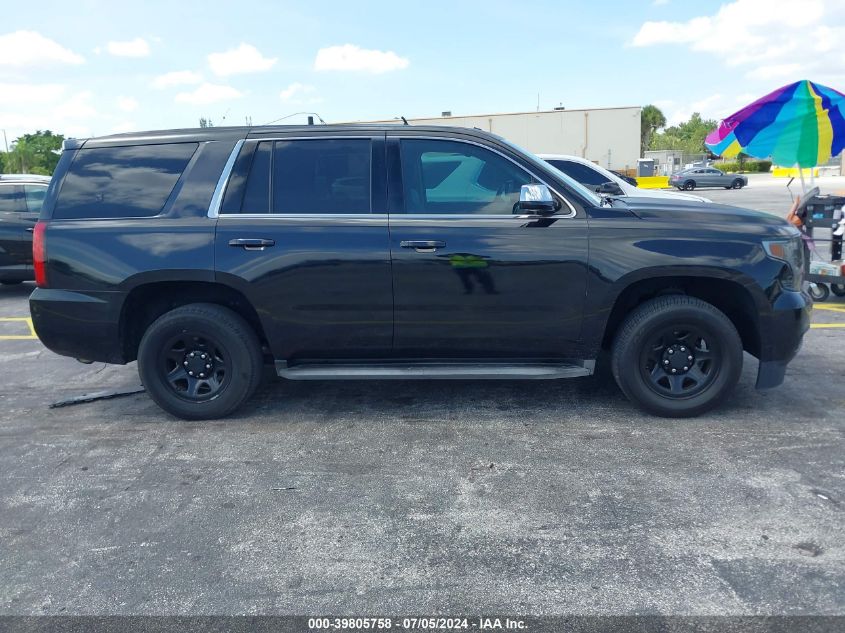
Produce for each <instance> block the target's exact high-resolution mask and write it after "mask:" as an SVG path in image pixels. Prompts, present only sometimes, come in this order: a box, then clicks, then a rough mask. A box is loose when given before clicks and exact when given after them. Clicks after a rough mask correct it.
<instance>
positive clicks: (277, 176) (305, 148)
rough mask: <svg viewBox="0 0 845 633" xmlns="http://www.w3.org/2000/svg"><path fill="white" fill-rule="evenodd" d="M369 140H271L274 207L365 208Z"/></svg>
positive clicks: (365, 210) (367, 205) (311, 209)
mask: <svg viewBox="0 0 845 633" xmlns="http://www.w3.org/2000/svg"><path fill="white" fill-rule="evenodd" d="M370 157H371V152H370V141H369V140H366V139H348V140H340V139H338V140H334V139H325V140H320V139H317V140H302V141H276V147H275V150H274V154H273V183H272V188H273V189H272V190H273V212H274V213H369V212H370Z"/></svg>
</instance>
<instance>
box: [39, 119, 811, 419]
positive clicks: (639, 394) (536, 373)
mask: <svg viewBox="0 0 845 633" xmlns="http://www.w3.org/2000/svg"><path fill="white" fill-rule="evenodd" d="M33 248H34V256H35V271H36V276H37V281H38V285H39V287H38V288H37V289H36V290H35V292H34V293H33V294H32V297H31V299H30V306H31V311H32V317H33V321H34V324H35V328H36V330H37V332H38V336H39V337H40V338H41V340H42V341H43V342H44V344H45V345H46V346H47V347H49V348H50V349H52V350H54V351H55V352H57V353H59V354H64V355H68V356H74V357H77V358H81V359H87V360H96V361H105V362H109V363H127V362H130V361H132V360H135V359H137V360H138V370H139V373H140V375H141V379H142V381H143V383H144V385H145V386H146V388H147V391H148V392H149V395H150V396H151V397H152V398H153V399H154V400H155V401H156V402H157V403H158V404H159V405H160V406H161V407H163V408H164V409H166V410H167V411H169V412H171V413H173V414H175V415H177V416H181V417H184V418H194V419H200V418H213V417H219V416H224V415H226V414H228V413H230V412H232V411H233V410H235V409H236V408H237V407H238V406H240V405H241V404H242V403H244V401H246V400H247V399H248V398H249V397H250V395H251V394H252V393H253V391H254V390H255V389H256V386H257V385H258V383H259V378H260V376H261V374H262V366H263V365H264V364H265V363H273V364H274V365H275V369H276V372H277V373H278V375H279V376H282V377H285V378H290V379H301V380H307V379H318V380H325V379H334V378H356V379H360V378H378V379H387V378H429V379H456V378H498V379H507V380H513V379H519V378H535V379H538V378H567V377H576V376H587V375H589V374H591V373H592V372H593V368H594V365H595V361H596V358H597V356H598V355H599V353H600V351H601V350H602V349H607V350H609V351H610V352H611V365H612V371H613V375H614V376H615V378H616V381H617V382H618V384H619V386H620V387H621V389H622V391H623V392H624V393H625V394H626V395H627V396H628V398H630V399H631V400H632V401H634V402H635V403H637V404H638V405H640V406H641V407H643V408H644V409H646V410H648V411H651V412H653V413H656V414H658V415H664V416H679V417H681V416H692V415H696V414H699V413H701V412H703V411H706V410H708V409H710V408H711V407H713V406H715V405H716V404H718V403H719V402H722V401H724V399H725V396H726V394H727V393H728V392H729V391H730V390H731V388H732V387H733V386H734V384H735V383H736V382H737V380H738V378H739V376H740V369H741V366H742V359H743V349H745V350H747V351H749V352H750V353H751V354H753V355H755V356H757V357H758V358H759V359H760V366H759V371H758V377H757V386H758V387H761V388H766V387H774V386H776V385H778V384H780V383H781V381H782V380H783V376H784V371H785V368H786V364H787V363H788V362H789V361H790V359H791V358H792V357H793V356H794V355H795V353H796V352H797V350H798V348H799V345H800V343H801V339H802V336H803V334H804V332H805V330H806V329H807V328H808V324H809V316H810V309H811V307H810V301H809V298H808V297H807V296H806V295H805V294H803V293H802V292H801V290H800V288H801V280H802V276H801V275H802V273H801V271H802V250H801V239H800V236H799V234H798V231H797V230H796V229H795V228H793V227H792V226H790V225H789V224H787V223H786V222H785V221H784V220H781V219H779V218H776V217H774V216H771V215H769V214H765V213H757V212H754V211H747V210H742V209H737V208H733V207H727V206H722V205H715V204H700V203H695V202H685V201H677V200H665V201H658V200H656V199H645V198H643V199H632V198H626V199H625V200H624V201H623V200H620V199H613V198H609V197H600V196H597V195H596V194H595V193H594V192H591V191H589V190H588V189H586V188H585V187H583V186H582V185H580V184H578V183H577V182H575V181H574V180H572V179H570V178H569V177H568V176H566V175H565V174H563V173H561V172H559V171H558V170H556V169H554V168H552V167H550V166H549V165H548V164H547V163H545V162H544V161H542V160H540V159H539V158H537V157H535V156H533V155H532V154H530V153H527V152H525V151H523V150H521V149H519V148H517V147H515V146H513V145H511V144H510V143H508V142H507V141H505V140H504V139H501V138H499V137H496V136H493V135H491V134H488V133H485V132H482V131H479V130H468V129H459V128H451V127H427V126H426V127H423V126H419V127H417V126H390V125H386V126H363V125H362V126H319V127H313V126H311V127H307V126H306V127H284V126H282V127H258V128H255V127H253V128H206V129H202V130H175V131H164V132H151V133H145V134H137V135H118V136H110V137H105V138H98V139H91V140H87V141H67V142H66V144H65V150H64V152H63V154H62V156H61V160H60V161H59V165H58V168H57V170H56V175H55V177H54V179H53V182H52V184H51V186H50V190H49V193H48V195H47V199H46V201H45V205H44V210H43V212H42V216H41V221H40V222H39V223H38V226H37V227H36V231H35V242H34V246H33Z"/></svg>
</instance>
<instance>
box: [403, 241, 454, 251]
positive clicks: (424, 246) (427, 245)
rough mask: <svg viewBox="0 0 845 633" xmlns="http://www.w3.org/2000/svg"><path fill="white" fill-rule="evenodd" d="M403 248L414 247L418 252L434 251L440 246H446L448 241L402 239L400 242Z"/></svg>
mask: <svg viewBox="0 0 845 633" xmlns="http://www.w3.org/2000/svg"><path fill="white" fill-rule="evenodd" d="M399 246H401V247H402V248H413V249H414V250H415V251H417V252H418V253H433V252H434V251H436V250H437V249H438V248H443V247H445V246H446V242H441V241H440V240H402V241H401V242H399Z"/></svg>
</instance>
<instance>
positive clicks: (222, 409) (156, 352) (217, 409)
mask: <svg viewBox="0 0 845 633" xmlns="http://www.w3.org/2000/svg"><path fill="white" fill-rule="evenodd" d="M262 365H263V358H262V354H261V345H260V343H259V341H258V337H257V336H256V334H255V331H254V330H253V329H252V327H250V325H249V324H248V323H247V322H246V321H245V320H244V319H243V318H241V317H240V316H239V315H238V314H236V313H235V312H233V311H232V310H229V309H228V308H224V307H223V306H219V305H214V304H210V303H193V304H189V305H186V306H182V307H180V308H176V309H174V310H171V311H170V312H167V313H165V314H164V315H163V316H161V317H159V318H158V319H156V321H154V322H153V324H152V325H150V327H149V328H147V331H146V332H145V333H144V336H143V338H142V339H141V345H140V347H139V348H138V373H139V374H140V376H141V382H142V383H143V384H144V387H145V388H146V390H147V393H148V394H149V395H150V397H151V398H152V399H153V400H154V401H155V402H156V404H158V405H159V406H160V407H161V408H162V409H164V410H165V411H167V412H168V413H171V414H173V415H175V416H176V417H179V418H183V419H186V420H209V419H214V418H222V417H225V416H227V415H229V414H230V413H232V412H233V411H234V410H235V409H237V408H238V407H239V406H241V405H242V404H243V403H244V402H245V401H246V400H247V399H248V398H249V397H250V396H251V395H252V394H253V392H254V391H255V389H256V387H258V384H259V382H260V380H261V373H262Z"/></svg>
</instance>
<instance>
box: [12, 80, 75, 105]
mask: <svg viewBox="0 0 845 633" xmlns="http://www.w3.org/2000/svg"><path fill="white" fill-rule="evenodd" d="M66 88H67V87H66V86H64V85H62V84H20V83H0V106H2V105H13V106H14V105H17V106H32V105H41V104H50V103H55V102H57V101H58V100H59V99H60V98H61V97H62V95H63V94H64V92H65V90H66Z"/></svg>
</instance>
